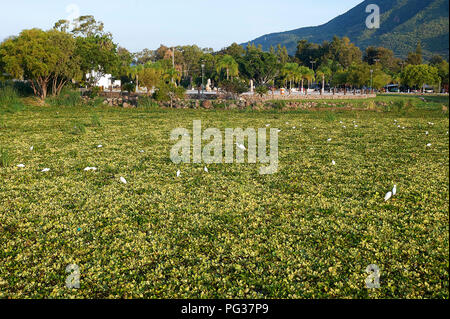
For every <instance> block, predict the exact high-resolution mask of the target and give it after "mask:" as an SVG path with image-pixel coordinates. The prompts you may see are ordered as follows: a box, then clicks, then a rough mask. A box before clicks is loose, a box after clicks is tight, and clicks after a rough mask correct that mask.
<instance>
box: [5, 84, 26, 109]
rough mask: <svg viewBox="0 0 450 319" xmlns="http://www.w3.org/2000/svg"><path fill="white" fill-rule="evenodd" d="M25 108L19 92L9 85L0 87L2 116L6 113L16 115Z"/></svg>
mask: <svg viewBox="0 0 450 319" xmlns="http://www.w3.org/2000/svg"><path fill="white" fill-rule="evenodd" d="M23 108H24V105H23V103H22V101H21V100H20V96H19V94H18V93H17V91H16V90H15V89H14V88H13V87H11V86H9V85H7V86H3V87H2V86H0V114H3V113H5V112H8V113H14V112H17V111H20V110H22V109H23Z"/></svg>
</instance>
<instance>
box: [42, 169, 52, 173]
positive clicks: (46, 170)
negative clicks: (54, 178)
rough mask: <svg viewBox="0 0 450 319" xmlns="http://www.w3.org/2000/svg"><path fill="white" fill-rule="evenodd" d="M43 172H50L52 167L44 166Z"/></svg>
mask: <svg viewBox="0 0 450 319" xmlns="http://www.w3.org/2000/svg"><path fill="white" fill-rule="evenodd" d="M41 172H42V173H46V172H50V168H44V169H43V170H42V171H41Z"/></svg>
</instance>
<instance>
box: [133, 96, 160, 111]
mask: <svg viewBox="0 0 450 319" xmlns="http://www.w3.org/2000/svg"><path fill="white" fill-rule="evenodd" d="M137 106H138V107H140V108H145V109H151V108H157V107H158V106H159V105H158V103H157V102H156V101H155V100H154V99H152V98H150V97H140V98H139V100H138V103H137Z"/></svg>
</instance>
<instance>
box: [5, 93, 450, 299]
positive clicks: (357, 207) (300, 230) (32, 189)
mask: <svg viewBox="0 0 450 319" xmlns="http://www.w3.org/2000/svg"><path fill="white" fill-rule="evenodd" d="M303 102H305V103H311V102H308V101H303ZM391 102H392V103H391ZM279 103H285V104H286V102H285V101H280V102H279ZM317 103H319V104H321V107H323V108H328V107H329V106H328V105H327V104H337V105H339V106H338V107H336V108H337V109H335V110H333V111H328V110H322V111H308V110H294V111H289V112H280V111H279V110H275V109H272V110H268V111H253V110H249V109H246V110H242V111H241V110H219V109H215V110H209V111H208V110H192V109H191V110H188V109H186V110H171V109H156V108H137V109H133V110H130V109H118V108H107V107H98V108H96V109H95V113H93V110H92V108H90V107H80V106H77V107H73V106H67V107H59V106H50V107H35V106H27V108H26V109H24V110H23V111H21V112H16V113H5V114H4V115H3V120H4V121H5V122H6V123H7V126H6V128H1V130H0V133H1V134H0V145H2V151H1V152H0V154H1V155H0V156H1V159H2V160H1V163H2V167H1V168H0V179H1V180H2V183H1V184H0V203H1V205H0V264H1V267H0V298H8V297H10V298H24V297H25V298H42V297H45V298H448V297H449V295H448V292H449V273H448V269H449V210H448V207H449V166H448V163H449V136H448V130H449V120H448V111H447V112H443V108H442V106H443V105H446V106H447V107H448V98H445V97H440V96H429V97H428V96H427V97H425V101H424V100H423V98H422V97H413V96H408V97H407V98H405V97H403V96H401V95H398V96H391V95H389V96H381V97H377V98H376V99H371V100H357V101H344V100H336V101H325V100H324V101H317ZM369 103H373V104H374V105H376V106H377V107H380V106H383V105H385V108H383V110H382V112H373V111H351V112H350V111H345V110H344V109H342V110H339V107H342V108H344V107H346V106H354V107H357V106H358V105H359V106H364V105H367V104H369ZM391 105H392V106H391ZM93 114H95V115H93ZM97 116H98V119H101V125H94V124H95V123H96V122H97V120H94V118H97ZM198 119H202V125H203V128H204V129H205V128H208V127H217V128H219V129H220V130H222V131H223V130H224V129H225V128H237V127H241V128H247V127H252V128H260V127H266V125H267V124H270V127H272V128H279V129H281V132H280V133H279V160H280V165H279V172H278V173H277V174H274V175H268V176H261V175H259V174H258V167H259V166H258V165H254V164H241V165H237V164H235V165H229V164H214V165H210V166H208V168H209V173H205V172H204V170H203V166H204V165H175V164H173V163H172V162H171V161H170V159H169V153H170V149H171V147H172V146H173V144H174V142H173V141H171V140H170V132H171V130H172V129H174V128H177V127H185V128H188V129H191V128H192V121H193V120H198ZM341 122H342V123H341ZM89 123H90V124H89ZM356 125H357V126H356ZM75 126H76V127H78V129H75ZM344 126H345V128H344ZM398 126H400V127H398ZM293 127H295V129H294V128H293ZM403 128H404V129H403ZM427 131H428V135H427V134H426V132H427ZM83 132H84V133H83ZM330 138H331V140H330V141H327V140H328V139H330ZM428 143H430V144H431V147H427V144H428ZM99 144H101V145H103V147H102V148H98V147H97V146H98V145H99ZM31 146H34V149H33V150H30V147H31ZM6 149H7V150H8V151H7V152H6V151H5V150H6ZM141 150H142V151H143V152H141ZM5 154H6V155H5ZM5 159H6V160H5ZM332 161H335V164H336V165H332ZM19 163H23V164H25V168H19V167H17V164H19ZM93 166H94V167H96V168H98V170H97V171H90V172H85V171H84V168H85V167H93ZM43 168H50V171H48V172H46V173H44V172H41V170H42V169H43ZM178 169H179V170H181V176H180V177H179V178H177V177H176V172H177V170H178ZM120 177H125V178H126V180H127V181H128V183H127V184H126V185H125V184H123V183H121V182H120V181H119V179H120ZM393 185H397V186H398V194H397V196H395V197H394V198H393V199H392V200H391V201H388V202H384V195H385V194H386V192H387V191H389V190H391V189H392V187H393ZM69 264H76V265H78V266H79V268H80V273H81V288H80V289H77V290H69V289H67V288H65V280H66V277H67V273H66V272H65V269H66V266H67V265H69ZM369 264H376V265H378V266H379V267H380V269H381V289H376V290H368V289H366V288H365V279H366V278H367V276H368V274H366V273H365V269H366V267H367V266H368V265H369Z"/></svg>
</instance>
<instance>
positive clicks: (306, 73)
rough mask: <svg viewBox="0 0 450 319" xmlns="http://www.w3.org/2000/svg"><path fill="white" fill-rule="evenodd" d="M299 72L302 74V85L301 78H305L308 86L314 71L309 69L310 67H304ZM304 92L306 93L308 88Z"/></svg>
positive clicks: (312, 78)
mask: <svg viewBox="0 0 450 319" xmlns="http://www.w3.org/2000/svg"><path fill="white" fill-rule="evenodd" d="M301 74H302V87H303V80H306V82H307V86H308V88H309V83H311V82H312V81H314V79H315V76H314V71H313V70H311V69H310V68H307V67H304V69H303V72H302V73H301ZM306 94H308V89H306Z"/></svg>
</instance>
